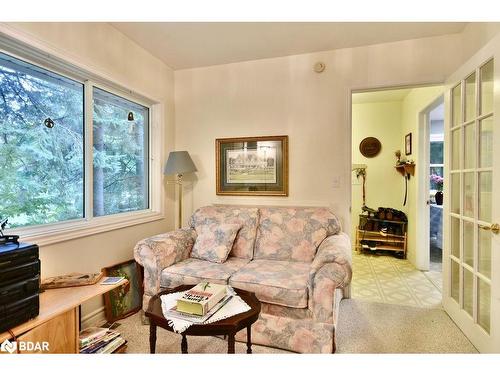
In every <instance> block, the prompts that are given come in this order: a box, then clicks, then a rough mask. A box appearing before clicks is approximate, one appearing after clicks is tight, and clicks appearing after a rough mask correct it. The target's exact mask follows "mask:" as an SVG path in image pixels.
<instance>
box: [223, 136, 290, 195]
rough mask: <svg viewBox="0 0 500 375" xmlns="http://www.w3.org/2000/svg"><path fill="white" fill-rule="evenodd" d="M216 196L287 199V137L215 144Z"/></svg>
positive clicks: (258, 138) (241, 139) (238, 139)
mask: <svg viewBox="0 0 500 375" xmlns="http://www.w3.org/2000/svg"><path fill="white" fill-rule="evenodd" d="M215 158H216V163H215V165H216V171H215V174H216V176H215V179H216V192H217V195H254V196H255V195H257V196H259V195H260V196H284V197H286V196H288V136H287V135H279V136H260V137H240V138H218V139H216V140H215Z"/></svg>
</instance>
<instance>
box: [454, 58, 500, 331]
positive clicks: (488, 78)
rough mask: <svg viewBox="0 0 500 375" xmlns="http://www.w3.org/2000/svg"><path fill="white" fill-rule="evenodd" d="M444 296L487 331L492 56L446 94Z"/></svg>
mask: <svg viewBox="0 0 500 375" xmlns="http://www.w3.org/2000/svg"><path fill="white" fill-rule="evenodd" d="M450 94H451V95H450V100H451V127H450V129H449V131H450V134H449V138H448V139H449V140H450V160H451V163H450V169H449V171H448V179H447V181H448V182H450V184H449V190H448V191H449V192H450V196H451V199H450V200H449V202H450V205H451V206H450V210H449V216H450V221H449V222H450V237H451V241H450V251H449V259H448V261H449V262H450V264H449V267H450V271H451V272H450V273H449V278H450V280H449V284H448V285H449V291H448V295H449V296H450V297H451V298H452V299H453V300H455V302H456V304H457V305H458V308H459V309H460V310H462V311H463V312H465V313H466V314H467V316H468V317H469V319H470V322H471V323H472V324H474V325H476V326H478V327H480V329H482V330H483V331H484V333H486V334H488V335H489V334H490V327H491V311H490V304H491V248H492V245H491V244H492V231H491V224H492V210H491V208H492V186H493V163H492V160H493V157H492V155H493V130H494V129H493V59H491V60H489V61H487V62H486V63H485V64H483V65H481V66H479V67H478V68H477V69H476V70H475V71H473V72H470V74H469V75H468V76H466V77H465V78H464V79H463V80H462V81H461V82H459V83H457V85H455V86H454V87H453V88H452V89H451V93H450Z"/></svg>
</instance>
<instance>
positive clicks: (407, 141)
mask: <svg viewBox="0 0 500 375" xmlns="http://www.w3.org/2000/svg"><path fill="white" fill-rule="evenodd" d="M405 155H411V133H408V134H406V135H405Z"/></svg>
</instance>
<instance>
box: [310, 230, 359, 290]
mask: <svg viewBox="0 0 500 375" xmlns="http://www.w3.org/2000/svg"><path fill="white" fill-rule="evenodd" d="M328 263H335V264H337V265H339V266H340V268H339V269H340V270H342V271H343V272H341V275H338V277H340V279H339V280H337V281H338V282H339V287H340V288H341V287H344V286H346V285H348V284H349V283H350V282H351V277H352V253H351V240H350V239H349V236H348V235H347V234H346V233H344V232H341V233H339V234H336V235H333V236H329V237H327V238H325V239H324V240H323V242H321V244H320V245H319V247H318V252H317V253H316V256H315V257H314V260H313V262H312V264H311V270H310V272H309V280H310V281H312V280H313V279H314V276H315V275H316V273H317V272H318V271H319V270H320V269H321V267H323V266H324V265H325V264H328Z"/></svg>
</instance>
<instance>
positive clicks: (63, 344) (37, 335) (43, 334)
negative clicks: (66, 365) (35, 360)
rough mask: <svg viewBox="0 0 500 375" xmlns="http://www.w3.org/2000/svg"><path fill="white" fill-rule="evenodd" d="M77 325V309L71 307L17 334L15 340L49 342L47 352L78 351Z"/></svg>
mask: <svg viewBox="0 0 500 375" xmlns="http://www.w3.org/2000/svg"><path fill="white" fill-rule="evenodd" d="M77 327H78V309H72V310H69V311H66V312H65V313H63V314H60V315H58V316H56V317H55V318H52V319H51V320H49V321H47V322H45V323H43V324H41V325H39V326H38V327H35V328H33V329H32V330H30V331H28V332H26V333H25V334H24V335H21V336H19V337H18V339H17V341H25V342H26V341H31V342H34V343H41V342H44V341H46V342H48V343H49V351H48V353H58V354H68V353H78V336H76V335H75V332H76V331H77ZM21 353H38V354H40V353H43V352H42V351H38V352H35V351H33V352H31V351H26V352H22V351H21Z"/></svg>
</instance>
